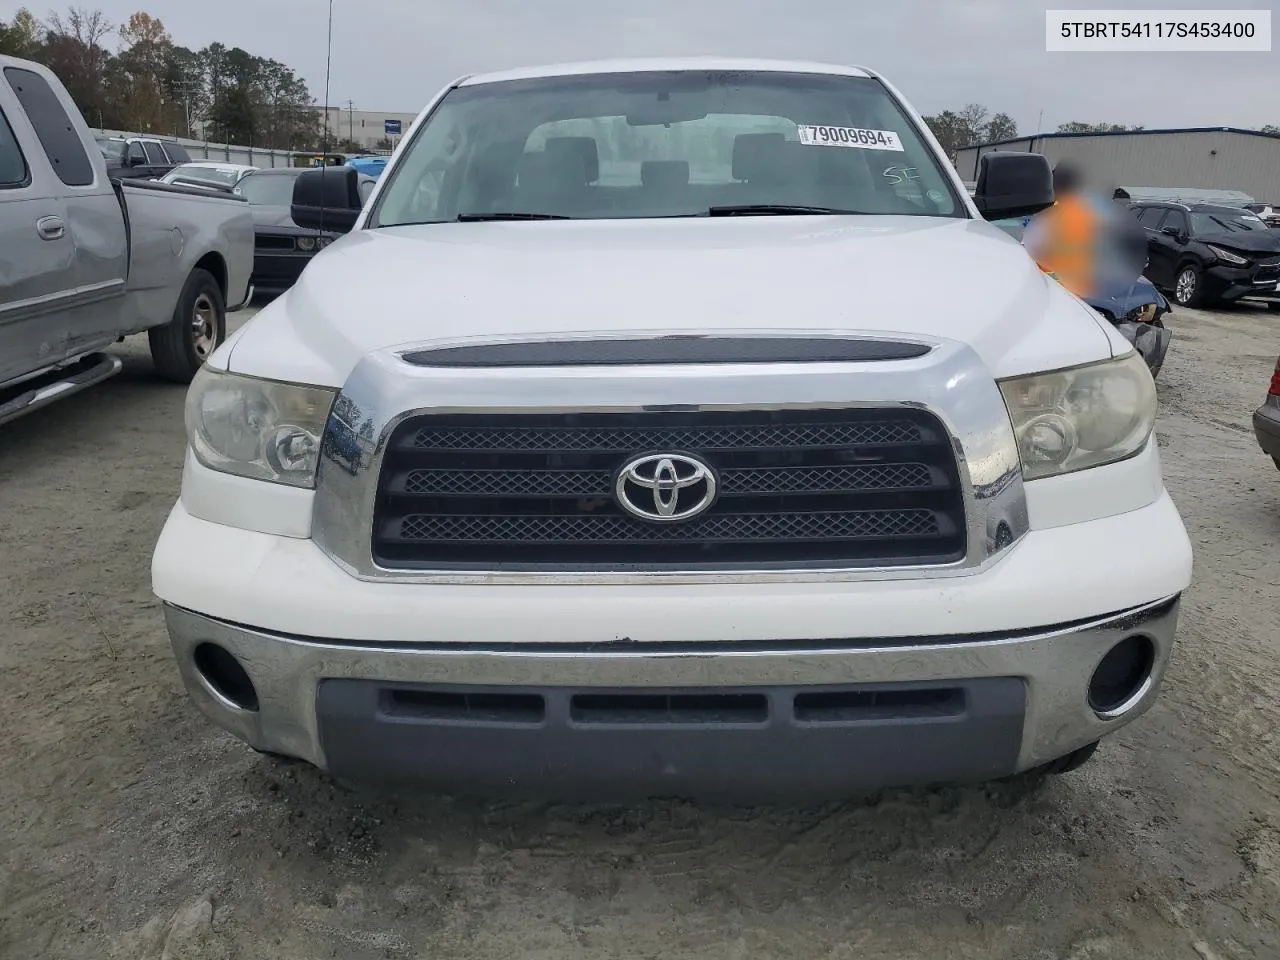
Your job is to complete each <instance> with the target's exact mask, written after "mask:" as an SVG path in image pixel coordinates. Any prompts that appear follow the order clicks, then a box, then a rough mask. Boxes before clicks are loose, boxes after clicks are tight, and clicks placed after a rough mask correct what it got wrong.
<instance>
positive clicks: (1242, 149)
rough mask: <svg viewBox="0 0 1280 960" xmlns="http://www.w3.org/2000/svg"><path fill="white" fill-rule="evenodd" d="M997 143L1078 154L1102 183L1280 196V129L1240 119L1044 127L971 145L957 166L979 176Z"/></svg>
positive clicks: (1055, 154) (1073, 157)
mask: <svg viewBox="0 0 1280 960" xmlns="http://www.w3.org/2000/svg"><path fill="white" fill-rule="evenodd" d="M992 150H1025V151H1027V152H1028V153H1042V154H1044V155H1045V156H1046V157H1048V158H1049V162H1050V163H1051V164H1052V163H1057V162H1058V161H1060V160H1070V161H1072V162H1073V163H1076V164H1079V165H1080V166H1081V167H1083V168H1084V169H1085V170H1086V171H1087V172H1088V174H1089V176H1090V177H1091V178H1093V179H1095V180H1096V181H1098V182H1099V183H1100V184H1101V185H1103V186H1107V187H1114V186H1118V185H1127V184H1138V185H1141V186H1143V187H1164V188H1175V189H1188V188H1190V189H1209V190H1232V191H1240V192H1243V193H1247V194H1249V195H1250V196H1251V197H1253V198H1254V199H1255V200H1258V201H1259V202H1263V203H1275V202H1280V134H1271V133H1262V132H1261V131H1259V130H1241V129H1239V128H1237V127H1186V128H1183V129H1176V130H1127V131H1120V132H1117V133H1042V134H1040V135H1038V136H1034V137H1018V138H1017V139H1014V140H1003V141H1000V142H998V143H984V144H980V145H978V146H972V147H965V148H964V149H963V150H960V151H958V152H957V154H956V169H957V170H959V172H960V176H961V177H962V178H964V179H965V180H976V179H977V177H978V159H979V158H980V157H981V156H982V154H984V153H988V152H990V151H992Z"/></svg>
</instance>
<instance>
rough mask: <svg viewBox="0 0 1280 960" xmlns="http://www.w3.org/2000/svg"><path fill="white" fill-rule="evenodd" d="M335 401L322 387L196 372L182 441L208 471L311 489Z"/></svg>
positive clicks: (208, 371) (202, 371)
mask: <svg viewBox="0 0 1280 960" xmlns="http://www.w3.org/2000/svg"><path fill="white" fill-rule="evenodd" d="M335 396H337V391H336V390H331V389H329V388H327V387H305V386H301V385H300V384H296V383H280V382H278V381H275V380H258V379H256V378H254V377H241V376H237V375H235V374H231V373H223V372H221V371H217V370H212V369H210V368H209V367H201V369H200V372H199V373H197V374H196V376H195V379H194V380H192V381H191V389H190V391H189V392H188V393H187V409H186V420H187V439H188V441H189V442H190V444H191V449H192V450H193V451H194V452H195V455H196V459H197V460H199V461H200V462H201V463H202V464H204V465H205V466H206V467H208V468H209V469H211V470H219V471H221V472H223V473H234V474H236V475H237V476H241V477H251V478H253V479H255V480H269V481H271V482H272V483H287V484H289V485H290V486H294V487H313V486H315V482H316V464H317V463H318V461H319V454H320V437H321V434H322V433H323V432H324V425H325V421H326V420H328V418H329V408H330V407H331V406H332V405H333V399H334V397H335Z"/></svg>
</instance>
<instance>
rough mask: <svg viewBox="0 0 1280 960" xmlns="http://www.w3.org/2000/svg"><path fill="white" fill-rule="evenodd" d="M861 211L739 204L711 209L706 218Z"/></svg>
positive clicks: (791, 204) (782, 204)
mask: <svg viewBox="0 0 1280 960" xmlns="http://www.w3.org/2000/svg"><path fill="white" fill-rule="evenodd" d="M860 213H863V211H862V210H837V209H836V208H835V207H805V206H800V205H799V204H794V203H741V204H733V205H730V206H723V207H711V208H710V209H708V210H707V216H708V217H754V216H756V215H758V214H763V215H766V216H768V215H773V216H783V217H785V216H805V215H806V214H828V215H834V214H860Z"/></svg>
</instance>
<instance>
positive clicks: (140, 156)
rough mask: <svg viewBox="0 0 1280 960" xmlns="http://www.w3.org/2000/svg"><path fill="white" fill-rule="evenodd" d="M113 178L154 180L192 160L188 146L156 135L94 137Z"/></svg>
mask: <svg viewBox="0 0 1280 960" xmlns="http://www.w3.org/2000/svg"><path fill="white" fill-rule="evenodd" d="M94 141H95V142H96V143H97V144H98V149H99V150H100V151H101V152H102V157H103V159H104V160H105V161H106V164H107V176H109V177H111V178H112V179H113V180H122V179H124V180H129V179H137V180H157V179H159V178H160V177H163V176H164V175H165V174H167V173H168V172H169V171H170V170H172V169H173V168H174V167H176V166H178V165H179V164H182V163H190V162H191V154H189V153H187V148H186V147H184V146H183V145H182V144H180V143H178V142H177V141H176V140H162V139H160V138H158V137H110V136H100V137H94Z"/></svg>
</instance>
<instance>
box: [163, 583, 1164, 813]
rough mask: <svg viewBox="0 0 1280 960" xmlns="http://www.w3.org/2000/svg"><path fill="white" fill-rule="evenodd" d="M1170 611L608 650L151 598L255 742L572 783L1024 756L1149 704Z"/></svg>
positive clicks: (578, 788)
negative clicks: (202, 609) (218, 670)
mask: <svg viewBox="0 0 1280 960" xmlns="http://www.w3.org/2000/svg"><path fill="white" fill-rule="evenodd" d="M1177 615H1178V601H1177V598H1170V599H1168V600H1164V601H1161V602H1158V603H1154V604H1147V605H1145V606H1143V607H1140V608H1137V609H1134V610H1129V611H1125V612H1122V613H1118V614H1114V615H1111V616H1108V617H1102V618H1098V619H1094V620H1090V621H1088V622H1084V623H1076V624H1070V625H1064V626H1061V627H1057V628H1052V629H1045V630H1039V631H1029V632H1023V633H1013V634H1007V635H985V636H983V635H962V636H947V637H921V638H913V639H911V640H906V641H904V640H901V639H883V640H878V639H865V638H864V639H833V640H828V641H824V642H810V643H805V644H791V643H782V642H775V643H770V644H737V643H727V644H718V645H709V644H694V645H681V644H645V645H632V646H625V647H623V648H620V649H614V648H611V647H610V648H606V647H604V646H602V645H594V646H591V645H587V646H578V645H559V646H556V647H554V648H531V647H519V646H516V645H513V644H509V643H503V642H502V639H501V638H494V640H493V641H492V642H490V643H486V644H470V645H465V646H458V645H450V644H431V643H424V644H417V645H413V646H408V645H402V646H395V647H390V646H385V647H376V646H367V645H362V644H355V643H349V642H343V641H340V640H315V639H307V638H301V637H294V636H287V635H281V634H272V633H266V632H263V631H259V630H254V629H252V628H248V627H243V626H237V625H235V624H231V623H227V622H224V621H221V620H215V619H212V618H210V617H205V616H202V615H200V614H196V613H192V612H191V611H188V610H183V609H180V608H178V607H174V606H170V605H166V609H165V616H166V620H167V622H168V626H169V633H170V636H171V638H172V642H173V647H174V653H175V655H176V657H177V662H178V665H179V668H180V670H181V673H182V677H183V681H184V683H185V685H186V687H187V690H188V691H189V693H190V695H191V697H192V698H193V700H194V701H195V703H196V705H197V706H198V707H199V708H200V709H201V710H202V711H203V712H204V713H205V714H206V715H207V716H208V717H209V718H210V719H212V720H213V721H214V722H215V723H217V724H218V725H220V726H222V727H224V728H225V729H227V730H229V731H231V732H232V733H234V734H235V735H236V736H238V737H240V738H242V739H244V740H246V741H247V742H248V743H250V744H251V745H253V746H254V747H256V748H257V749H260V750H266V751H271V752H275V753H283V754H288V755H293V756H298V757H301V758H303V759H305V760H308V761H310V762H311V763H313V764H316V765H317V766H320V767H323V768H326V769H328V770H330V771H332V772H334V773H335V774H338V775H343V776H353V777H356V778H359V779H386V780H415V781H425V782H427V783H429V784H432V785H434V786H439V787H443V788H445V789H453V790H459V791H462V792H472V791H475V792H480V793H493V792H502V791H505V790H514V791H517V792H520V793H529V794H544V795H554V796H558V797H578V798H583V797H585V798H596V797H600V798H603V797H621V796H644V795H681V796H733V797H737V798H743V797H750V798H766V797H778V796H796V795H803V796H810V797H811V796H824V795H831V796H838V795H843V794H848V793H850V792H856V791H860V790H872V789H877V788H881V787H885V786H895V785H908V784H919V783H934V782H964V781H980V780H988V779H993V778H997V777H1000V776H1004V775H1007V774H1012V773H1015V772H1017V771H1021V770H1026V769H1029V768H1032V767H1035V766H1038V765H1040V764H1042V763H1045V762H1048V761H1050V760H1053V759H1056V758H1058V757H1060V756H1064V755H1066V754H1067V753H1070V752H1071V751H1072V750H1075V749H1076V748H1078V747H1081V746H1083V745H1085V744H1088V743H1091V742H1093V741H1094V740H1097V739H1099V738H1101V737H1103V736H1105V735H1107V734H1109V733H1111V732H1113V731H1114V730H1115V729H1117V728H1118V727H1119V726H1121V725H1123V724H1124V723H1127V722H1128V721H1129V720H1132V719H1133V718H1135V717H1137V716H1139V715H1141V714H1142V713H1143V712H1144V711H1145V710H1146V709H1147V707H1148V706H1150V704H1151V702H1152V701H1153V700H1154V698H1155V696H1156V693H1157V690H1158V688H1159V686H1160V681H1161V678H1162V676H1163V673H1164V668H1165V665H1166V664H1167V662H1168V658H1169V654H1170V651H1171V649H1172V646H1173V637H1174V629H1175V625H1176V621H1177ZM1135 634H1138V635H1142V636H1145V637H1147V638H1149V639H1150V640H1151V641H1152V644H1153V646H1154V650H1155V658H1154V664H1153V668H1152V671H1151V673H1150V675H1149V677H1148V679H1147V682H1146V683H1144V684H1143V685H1142V686H1141V687H1140V688H1139V690H1138V691H1137V693H1135V694H1134V696H1133V697H1132V698H1131V700H1130V702H1128V703H1127V704H1126V705H1125V708H1124V709H1123V711H1122V712H1121V715H1120V716H1117V717H1114V718H1111V719H1104V718H1103V717H1101V716H1099V715H1098V714H1097V713H1095V712H1094V711H1093V710H1092V709H1091V708H1090V706H1089V704H1088V702H1087V699H1086V690H1087V688H1088V685H1089V680H1090V677H1091V675H1092V674H1093V671H1094V670H1095V668H1096V667H1097V666H1098V664H1099V662H1100V661H1101V660H1102V658H1103V656H1104V655H1105V654H1106V653H1107V652H1108V651H1109V650H1110V649H1111V648H1112V647H1113V646H1114V645H1115V644H1116V643H1117V642H1119V641H1120V640H1122V639H1123V638H1125V637H1129V636H1133V635H1135ZM201 644H216V645H217V646H219V647H221V648H222V649H224V650H226V651H228V652H230V653H231V654H232V655H233V656H234V657H235V658H236V659H237V660H238V661H239V663H240V664H241V665H243V667H244V669H245V671H246V672H247V673H248V674H249V676H250V679H251V680H252V682H253V684H254V687H255V689H256V697H257V708H256V709H253V710H249V709H243V708H241V707H238V706H236V705H235V703H233V702H232V701H231V700H229V699H228V698H227V697H226V696H224V695H223V693H221V692H219V689H218V687H217V685H216V677H215V682H214V683H211V682H210V679H209V678H208V677H207V676H206V675H205V674H204V673H202V672H201V669H199V668H198V667H197V659H198V658H197V656H196V650H197V648H198V647H200V645H201Z"/></svg>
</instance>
